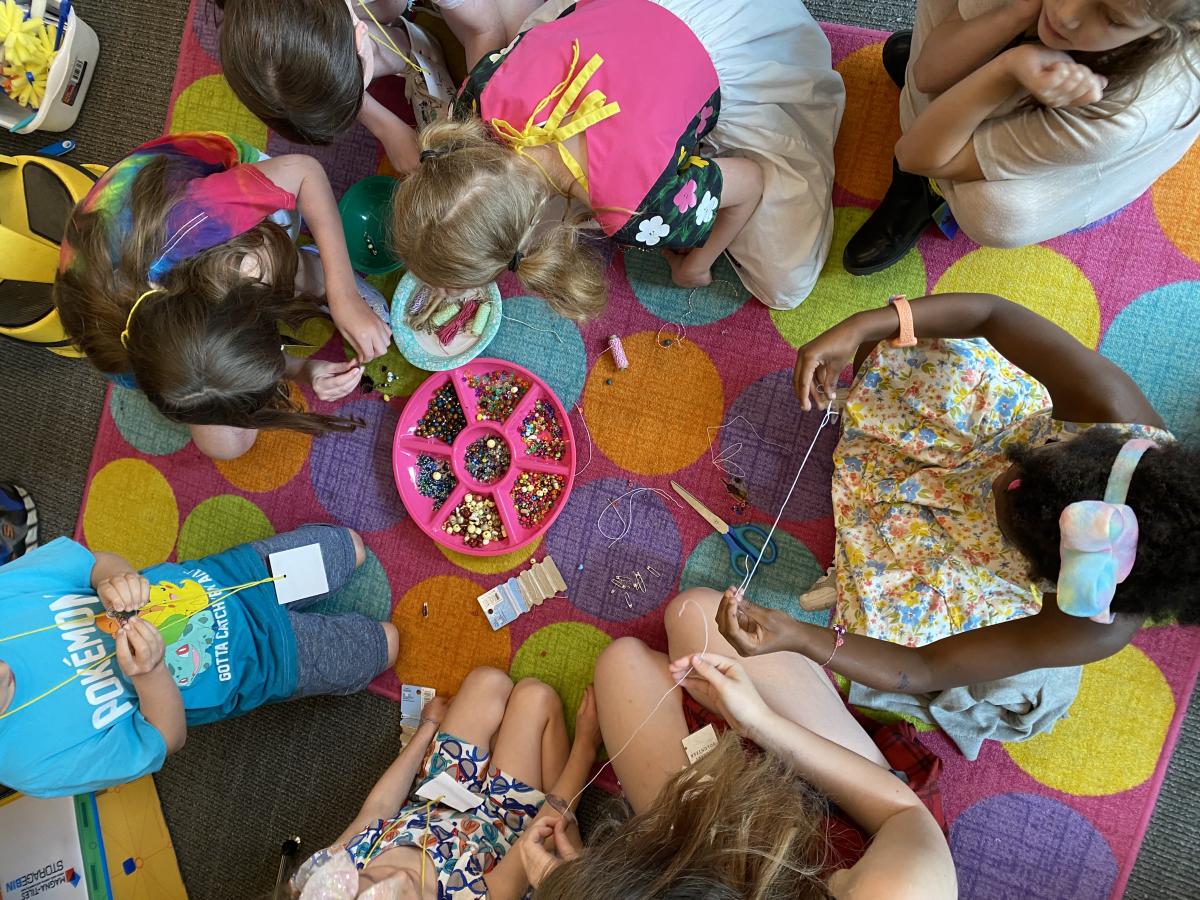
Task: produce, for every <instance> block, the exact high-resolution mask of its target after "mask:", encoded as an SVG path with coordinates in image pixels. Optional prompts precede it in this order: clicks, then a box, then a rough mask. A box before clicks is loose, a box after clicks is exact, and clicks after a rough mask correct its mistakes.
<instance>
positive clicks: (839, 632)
mask: <svg viewBox="0 0 1200 900" xmlns="http://www.w3.org/2000/svg"><path fill="white" fill-rule="evenodd" d="M844 643H846V626H845V625H834V626H833V650H832V652H830V654H829V659H827V660H825V662H823V663H821V668H822V669H824V668H825V667H826V666H828V665H829V664H830V663H831V662H833V658H834V657H835V656H837V652H838V648H840V647H841V646H842V644H844Z"/></svg>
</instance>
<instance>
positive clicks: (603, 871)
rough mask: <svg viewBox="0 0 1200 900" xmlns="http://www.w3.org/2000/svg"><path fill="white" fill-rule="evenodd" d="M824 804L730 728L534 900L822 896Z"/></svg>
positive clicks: (558, 872) (559, 871)
mask: <svg viewBox="0 0 1200 900" xmlns="http://www.w3.org/2000/svg"><path fill="white" fill-rule="evenodd" d="M825 814H826V806H825V802H824V800H823V799H822V798H820V797H819V796H818V795H817V794H816V793H815V792H814V791H813V790H812V789H811V788H810V787H809V786H808V785H807V784H806V783H805V782H804V781H802V780H800V779H799V778H797V777H796V775H795V774H794V773H793V772H792V771H791V770H790V769H789V768H788V766H787V765H786V764H785V763H784V762H783V761H782V760H780V759H779V758H778V757H775V756H772V755H771V754H767V753H762V754H759V755H757V756H753V757H751V756H747V755H746V753H745V752H744V751H743V750H742V747H741V743H740V741H739V740H738V738H737V736H736V735H734V734H733V733H732V732H730V733H727V734H726V735H725V736H724V737H722V738H721V741H720V743H719V744H718V745H717V749H715V750H714V751H712V753H710V754H709V755H708V756H706V757H704V759H702V760H701V761H700V762H698V763H696V764H695V765H693V766H690V767H688V768H686V769H684V770H683V771H681V772H679V773H678V774H677V775H675V776H674V777H673V778H672V779H671V780H670V781H668V782H667V784H666V786H665V787H664V788H663V790H662V793H661V794H660V795H659V796H658V799H657V800H655V802H654V806H653V807H652V808H651V809H650V810H648V811H647V812H644V813H642V814H641V815H638V816H634V817H633V818H632V819H631V820H630V821H629V822H628V823H627V824H624V825H615V826H611V825H610V826H609V832H610V833H608V834H602V835H600V836H599V837H598V838H597V839H594V840H593V842H592V843H591V844H590V845H589V846H587V847H585V848H584V849H583V851H581V852H580V854H579V856H578V857H577V858H576V859H574V860H572V861H570V862H566V863H563V864H562V865H560V866H558V867H557V868H555V869H554V870H552V871H551V872H550V874H548V875H547V876H546V877H545V878H544V879H543V881H542V883H541V885H540V886H539V887H538V889H537V891H536V892H535V894H534V896H535V897H536V898H537V900H574V898H578V897H587V898H589V900H741V898H749V900H803V898H826V897H828V896H829V892H828V890H827V889H826V887H825V882H824V880H823V878H822V875H823V874H824V871H825V869H826V857H827V856H828V842H827V841H826V838H825V829H824V821H825Z"/></svg>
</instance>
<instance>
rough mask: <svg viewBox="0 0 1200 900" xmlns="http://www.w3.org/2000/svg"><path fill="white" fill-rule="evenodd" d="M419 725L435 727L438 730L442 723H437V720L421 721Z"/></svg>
mask: <svg viewBox="0 0 1200 900" xmlns="http://www.w3.org/2000/svg"><path fill="white" fill-rule="evenodd" d="M419 724H421V725H436V726H438V727H439V728H440V727H441V726H442V723H441V722H439V721H438V720H437V719H422V720H421V721H420V723H419Z"/></svg>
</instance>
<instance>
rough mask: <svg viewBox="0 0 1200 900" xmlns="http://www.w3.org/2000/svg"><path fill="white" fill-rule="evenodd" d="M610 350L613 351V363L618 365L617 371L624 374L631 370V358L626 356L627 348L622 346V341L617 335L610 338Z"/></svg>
mask: <svg viewBox="0 0 1200 900" xmlns="http://www.w3.org/2000/svg"><path fill="white" fill-rule="evenodd" d="M608 349H609V350H611V351H612V355H613V362H615V363H616V364H617V369H618V370H619V371H621V372H624V371H625V370H626V369H628V368H629V357H628V356H626V355H625V347H624V346H623V345H622V344H621V339H620V338H619V337H617V336H616V335H615V334H614V335H610V336H609V338H608Z"/></svg>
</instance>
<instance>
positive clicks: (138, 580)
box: [96, 572, 150, 613]
mask: <svg viewBox="0 0 1200 900" xmlns="http://www.w3.org/2000/svg"><path fill="white" fill-rule="evenodd" d="M96 596H98V597H99V598H100V602H101V603H103V604H104V608H105V609H107V610H108V611H109V612H120V613H123V612H137V611H138V610H139V609H141V608H142V607H143V606H145V605H146V604H147V603H148V602H149V601H150V582H149V581H147V580H146V579H145V578H143V577H142V576H141V575H139V574H138V573H137V572H122V573H121V574H120V575H113V576H111V577H109V578H105V579H104V580H103V581H101V582H100V583H99V584H97V585H96Z"/></svg>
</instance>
